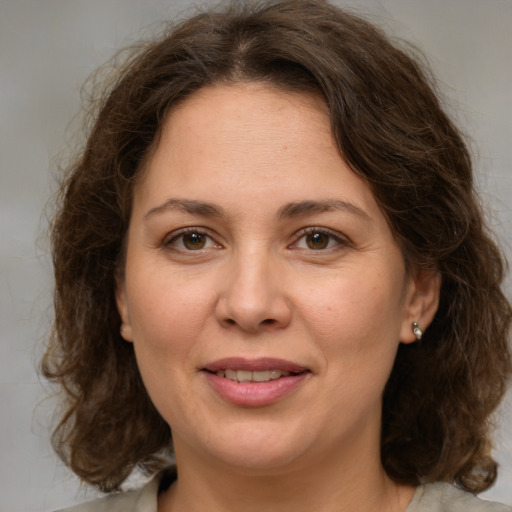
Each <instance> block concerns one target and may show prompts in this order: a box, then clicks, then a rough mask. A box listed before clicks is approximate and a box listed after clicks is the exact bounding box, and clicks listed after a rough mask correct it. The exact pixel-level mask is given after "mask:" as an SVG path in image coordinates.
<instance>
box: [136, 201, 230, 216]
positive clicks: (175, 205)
mask: <svg viewBox="0 0 512 512" xmlns="http://www.w3.org/2000/svg"><path fill="white" fill-rule="evenodd" d="M170 210H180V211H183V212H185V213H190V214H192V215H203V216H205V217H225V216H226V215H225V213H224V210H223V209H222V208H221V207H220V206H217V205H215V204H213V203H207V202H204V201H195V200H193V199H174V198H171V199H167V201H165V202H164V203H162V204H160V205H158V206H155V207H154V208H151V209H150V210H148V211H147V212H146V213H145V214H144V219H147V218H149V217H151V216H153V215H155V214H157V213H163V212H166V211H170Z"/></svg>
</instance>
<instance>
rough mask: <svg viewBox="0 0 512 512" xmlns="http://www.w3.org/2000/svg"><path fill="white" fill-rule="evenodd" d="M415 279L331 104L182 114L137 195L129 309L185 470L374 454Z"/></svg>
mask: <svg viewBox="0 0 512 512" xmlns="http://www.w3.org/2000/svg"><path fill="white" fill-rule="evenodd" d="M418 275H419V274H418ZM418 275H416V274H413V275H412V276H411V277H409V278H408V277H407V276H406V273H405V269H404V261H403V258H402V255H401V252H400V249H399V247H398V246H397V244H396V242H395V240H394V238H393V236H392V233H391V231H390V228H389V226H388V225H387V223H386V220H385V218H384V216H383V214H382V213H381V211H380V209H379V207H378V206H377V203H376V201H375V199H374V197H373V195H372V193H371V192H370V189H369V188H368V186H367V185H366V183H365V182H364V181H362V180H361V179H360V178H359V177H357V176H356V175H355V174H354V173H353V172H352V171H351V170H350V169H349V167H348V166H347V164H346V163H345V162H344V161H343V159H342V158H341V157H340V155H339V153H338V151H337V150H336V147H335V143H334V142H333V139H332V137H331V133H330V128H329V117H328V113H327V110H326V107H325V106H324V104H323V103H322V102H321V101H320V100H319V99H318V98H316V97H314V96H309V95H302V94H293V93H285V92H282V91H277V90H275V89H273V88H270V87H268V86H263V85H257V84H239V85H232V86H227V85H223V86H216V87H209V88H204V89H202V90H200V91H199V92H198V93H196V94H195V95H194V96H192V97H190V98H189V99H187V100H186V101H185V102H184V103H182V104H181V105H180V106H179V107H177V108H175V109H174V110H173V111H172V112H171V113H170V114H169V115H168V116H167V119H166V121H165V123H164V125H163V131H162V134H161V138H160V139H159V142H158V145H157V147H156V149H155V151H154V153H153V154H152V156H151V157H150V159H149V161H148V163H147V165H146V168H145V169H144V171H143V175H142V179H141V181H140V182H139V183H138V184H137V185H136V187H135V190H134V199H133V211H132V215H131V221H130V226H129V233H128V244H127V253H126V268H125V276H124V279H123V280H122V281H121V282H120V283H119V285H118V290H117V301H118V307H119V311H120V314H121V317H122V320H123V323H124V325H123V329H122V333H123V336H124V338H125V339H126V340H128V341H132V342H133V343H134V348H135V353H136V357H137V361H138V365H139V368H140V372H141V375H142V377H143V380H144V383H145V385H146V387H147V390H148V392H149V395H150V396H151V399H152V400H153V402H154V404H155V406H156V407H157V409H158V411H159V412H160V414H161V415H162V416H163V418H164V419H165V420H166V421H167V422H168V423H169V425H170V426H171V428H172V432H173V439H174V444H175V449H176V453H177V457H178V461H179V460H180V457H185V456H187V457H193V456H195V457H198V458H199V459H207V460H208V461H209V462H210V463H213V462H214V461H222V462H223V463H225V464H229V465H232V466H235V467H240V468H241V467H244V468H246V469H249V468H251V469H253V470H261V469H265V470H268V469H269V468H279V467H287V466H288V465H289V464H298V463H300V462H301V461H302V462H304V463H311V462H312V461H314V460H315V458H319V457H325V456H326V454H329V455H336V456H339V455H340V454H348V453H352V452H354V453H358V457H360V458H361V457H364V454H365V453H366V452H369V453H372V454H373V455H375V452H377V456H378V445H379V432H380V409H381V397H382V392H383V388H384V386H385V383H386V381H387V379H388V376H389V374H390V371H391V368H392V365H393V361H394V358H395V354H396V350H397V347H398V344H399V342H400V341H403V342H410V341H413V340H414V335H413V334H412V331H411V322H413V321H420V322H421V321H422V319H423V320H424V318H422V315H423V316H424V314H425V304H424V297H426V296H428V294H426V293H425V286H424V284H422V282H423V281H425V279H423V281H422V280H421V279H420V278H419V277H418ZM422 287H423V288H422ZM185 454H186V455H185ZM319 460H320V459H319Z"/></svg>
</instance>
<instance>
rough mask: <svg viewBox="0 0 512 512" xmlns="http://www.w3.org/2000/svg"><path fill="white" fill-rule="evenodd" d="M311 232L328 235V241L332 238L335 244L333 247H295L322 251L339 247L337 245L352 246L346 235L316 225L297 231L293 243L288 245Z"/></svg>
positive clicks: (311, 233) (294, 244) (295, 243)
mask: <svg viewBox="0 0 512 512" xmlns="http://www.w3.org/2000/svg"><path fill="white" fill-rule="evenodd" d="M313 234H319V235H325V236H327V237H329V241H328V243H330V242H331V241H332V240H334V241H335V242H336V246H335V247H326V248H321V249H311V248H304V249H302V248H297V249H299V250H309V251H314V252H322V251H327V250H336V249H337V248H339V247H338V246H341V247H345V248H346V247H351V246H352V244H351V242H350V241H349V240H348V239H347V238H346V237H344V236H342V235H340V233H338V232H336V231H332V230H330V229H327V228H323V227H318V226H310V227H307V228H304V229H302V230H301V231H299V233H298V234H297V235H296V238H295V242H293V244H291V246H290V247H293V246H296V245H297V243H298V242H299V241H300V240H301V239H302V238H305V237H307V236H308V235H313Z"/></svg>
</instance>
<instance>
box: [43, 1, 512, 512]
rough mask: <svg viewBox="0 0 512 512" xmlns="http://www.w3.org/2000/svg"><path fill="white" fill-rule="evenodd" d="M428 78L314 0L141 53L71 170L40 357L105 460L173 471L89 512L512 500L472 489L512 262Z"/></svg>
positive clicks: (94, 479)
mask: <svg viewBox="0 0 512 512" xmlns="http://www.w3.org/2000/svg"><path fill="white" fill-rule="evenodd" d="M430 82H431V80H430V78H429V77H428V76H427V75H425V73H424V72H423V71H422V70H421V69H420V67H419V65H418V64H417V63H416V62H415V61H414V60H413V59H411V58H410V57H409V56H407V55H406V53H405V52H404V51H403V50H401V49H399V48H397V47H396V46H393V45H392V44H391V43H390V42H389V41H388V40H387V39H386V38H385V36H384V35H383V34H382V33H381V32H379V31H378V30H377V29H375V28H374V27H373V26H371V25H370V24H368V23H367V22H365V21H363V20H361V19H360V18H358V17H355V16H353V15H351V14H349V13H347V12H345V11H342V10H340V9H338V8H335V7H333V6H331V5H329V4H328V3H326V2H323V1H319V0H310V1H309V0H308V1H293V0H289V1H282V2H271V3H266V4H257V5H254V6H252V7H251V6H246V7H230V8H226V9H224V10H222V11H219V12H209V13H204V14H200V15H198V16H196V17H194V18H191V19H190V20H188V21H187V22H185V23H183V24H181V25H180V26H178V27H175V28H174V29H172V30H171V31H170V32H169V33H168V34H165V35H164V36H163V38H162V39H161V40H160V41H157V42H154V43H152V44H150V45H148V46H147V47H146V48H145V49H143V50H141V51H140V52H139V53H138V54H136V55H135V56H134V57H133V58H132V59H131V60H130V61H129V62H127V64H126V66H125V67H124V69H123V70H122V72H121V73H120V74H119V75H118V77H117V80H116V81H115V83H113V84H112V86H111V88H110V89H109V91H108V93H107V94H106V95H105V100H104V101H103V103H102V104H101V106H100V108H99V111H98V115H97V119H96V122H95V124H94V126H93V127H92V130H91V133H90V136H89V139H88V142H87V145H86V147H85V149H84V151H83V154H82V155H81V156H80V158H79V159H78V160H77V161H76V163H75V164H74V165H73V166H72V168H71V170H70V174H69V177H68V178H67V181H66V182H65V183H64V185H63V200H62V206H61V209H60V212H59V214H58V215H57V217H56V220H55V223H54V228H53V244H54V264H55V277H56V295H55V306H56V320H55V332H54V336H53V338H52V340H51V343H50V346H49V348H48V351H47V354H46V356H45V359H44V361H43V371H44V373H45V375H46V376H47V377H49V378H50V379H53V380H55V381H57V382H60V383H61V385H62V386H63V388H64V390H65V391H66V393H67V403H66V409H65V413H64V415H63V419H62V421H61V422H60V424H59V425H58V427H57V430H56V432H55V436H54V443H55V447H56V449H57V451H58V453H59V454H60V456H61V457H62V458H63V459H64V460H65V461H66V462H67V463H68V464H69V466H70V467H71V468H72V469H73V471H75V472H76V473H77V474H78V475H79V476H80V477H81V478H82V479H83V480H84V481H86V482H89V483H91V484H93V485H96V486H98V487H99V488H100V489H102V490H104V491H107V492H111V491H115V490H117V489H119V488H120V486H121V484H122V482H123V481H124V480H125V479H126V477H127V476H128V475H129V474H130V473H131V471H132V470H133V469H134V468H135V467H138V468H141V469H143V470H145V471H146V472H147V473H149V474H151V473H154V472H158V471H160V472H159V473H158V474H157V476H155V478H154V479H153V480H152V482H151V483H150V484H148V485H147V486H146V487H145V488H144V489H142V490H141V491H137V492H131V493H125V494H114V495H112V496H110V497H108V498H106V499H105V500H103V501H100V502H97V503H95V504H86V505H84V507H85V508H80V507H78V508H77V509H76V510H127V509H129V510H138V511H148V512H149V511H153V512H154V511H156V510H158V511H159V512H168V511H181V510H188V511H194V510H211V511H216V510H235V509H236V510H244V511H245V510H247V511H250V510H253V509H258V510H259V509H262V508H263V509H265V510H294V511H300V510H322V511H331V510H333V511H334V510H358V511H366V510H376V509H377V510H381V511H388V510H390V511H391V510H394V511H405V510H406V509H407V511H408V512H415V511H420V512H422V511H430V510H462V508H464V510H510V508H508V507H506V506H502V505H498V504H488V503H486V502H483V501H480V500H478V499H476V498H474V497H472V496H471V493H477V492H480V491H482V490H484V489H486V488H488V487H489V486H490V485H492V483H493V482H494V480H495V478H496V464H495V462H494V461H493V459H492V457H491V455H490V438H489V433H490V415H491V413H492V412H493V411H494V410H495V408H496V406H497V405H498V404H499V402H500V400H501V398H502V396H503V393H504V390H505V385H506V380H507V378H508V376H509V373H510V367H511V366H510V353H509V349H508V346H507V334H508V329H509V324H510V316H511V310H510V306H509V304H508V302H507V301H506V299H505V298H504V296H503V294H502V291H501V289H500V286H501V282H502V278H503V262H502V259H501V256H500V253H499V251H498V249H497V248H496V246H495V245H494V243H493V242H492V241H491V239H490V238H489V235H488V234H487V230H486V227H485V225H484V224H483V221H482V214H481V212H480V208H479V206H478V200H477V197H476V195H475V192H474V190H473V184H472V171H471V162H470V158H469V154H468V151H467V149H466V146H465V144H464V142H463V140H462V138H461V136H460V134H459V132H458V131H457V129H456V128H455V127H454V126H453V124H452V123H451V121H450V120H449V119H448V118H447V116H446V115H445V113H444V112H443V111H442V109H441V108H440V105H439V101H438V99H437V97H436V95H435V94H434V92H433V86H432V84H431V83H430ZM171 432H172V450H173V453H174V454H175V460H176V466H174V465H172V461H171V458H170V455H171ZM169 466H171V469H167V470H166V469H165V468H169ZM448 484H455V485H456V486H457V487H459V489H457V488H455V487H452V486H451V485H448Z"/></svg>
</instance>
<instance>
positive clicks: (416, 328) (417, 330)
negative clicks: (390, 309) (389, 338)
mask: <svg viewBox="0 0 512 512" xmlns="http://www.w3.org/2000/svg"><path fill="white" fill-rule="evenodd" d="M411 329H412V332H413V333H414V336H416V340H417V341H421V337H422V336H423V329H422V328H421V327H420V324H419V323H418V322H413V323H412V325H411Z"/></svg>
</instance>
